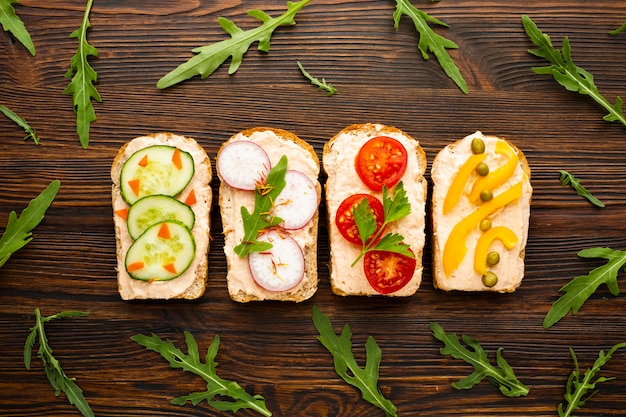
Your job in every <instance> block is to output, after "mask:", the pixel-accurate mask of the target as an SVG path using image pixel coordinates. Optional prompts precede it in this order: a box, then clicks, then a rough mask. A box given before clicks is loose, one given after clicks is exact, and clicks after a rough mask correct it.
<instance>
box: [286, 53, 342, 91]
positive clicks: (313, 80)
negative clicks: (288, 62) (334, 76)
mask: <svg viewBox="0 0 626 417" xmlns="http://www.w3.org/2000/svg"><path fill="white" fill-rule="evenodd" d="M296 63H297V64H298V68H300V72H302V75H304V77H305V78H306V79H307V80H309V81H310V82H311V84H313V85H314V86H316V87H318V88H319V89H320V90H326V95H327V96H328V97H330V96H332V95H333V94H335V93H336V92H337V89H336V88H335V87H333V85H332V84H330V83H327V82H326V80H325V79H323V78H322V80H321V81H320V80H319V79H318V78H315V77H313V76H312V75H311V74H309V72H308V71H307V70H305V69H304V67H303V66H302V64H301V63H300V61H296Z"/></svg>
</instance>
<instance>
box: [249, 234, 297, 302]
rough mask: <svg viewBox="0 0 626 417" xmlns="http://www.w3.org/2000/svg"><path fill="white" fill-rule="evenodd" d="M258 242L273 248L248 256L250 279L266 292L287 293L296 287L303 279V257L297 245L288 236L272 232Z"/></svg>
mask: <svg viewBox="0 0 626 417" xmlns="http://www.w3.org/2000/svg"><path fill="white" fill-rule="evenodd" d="M258 240H259V241H262V242H269V243H271V244H272V245H273V246H272V248H271V249H269V250H267V251H263V252H253V253H251V254H250V255H249V256H248V264H249V266H250V272H251V273H252V278H254V281H256V283H257V284H259V285H260V286H261V287H263V288H265V289H266V290H268V291H287V290H290V289H292V288H293V287H295V286H296V285H298V283H299V282H300V281H302V278H303V277H304V255H303V254H302V249H300V246H299V245H298V243H297V242H296V241H295V240H294V239H293V238H292V237H290V236H281V235H280V234H279V233H278V232H276V231H274V230H272V231H269V232H267V233H265V234H264V235H263V236H261V237H259V239H258Z"/></svg>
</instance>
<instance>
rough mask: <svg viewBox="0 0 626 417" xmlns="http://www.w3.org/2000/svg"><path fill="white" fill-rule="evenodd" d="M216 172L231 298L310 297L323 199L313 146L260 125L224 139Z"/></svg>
mask: <svg viewBox="0 0 626 417" xmlns="http://www.w3.org/2000/svg"><path fill="white" fill-rule="evenodd" d="M216 167H217V174H218V176H219V178H220V187H219V206H220V212H221V218H222V227H223V234H224V253H225V255H226V261H227V268H228V272H227V276H226V279H227V284H228V292H229V295H230V297H231V299H233V300H234V301H237V302H241V303H245V302H249V301H262V300H280V301H292V302H301V301H304V300H307V299H308V298H310V297H311V296H312V295H313V294H314V293H315V292H316V291H317V285H318V274H317V235H318V216H319V201H320V195H321V186H320V184H319V181H318V176H319V170H320V165H319V159H318V157H317V154H316V153H315V150H314V149H313V147H312V146H311V145H309V144H308V143H307V142H305V141H304V140H302V139H300V138H299V137H297V136H296V135H294V134H293V133H291V132H288V131H286V130H282V129H275V128H268V127H257V128H253V129H249V130H244V131H242V132H240V133H237V134H235V135H234V136H232V137H231V138H230V139H229V140H228V141H226V142H225V143H224V144H223V145H222V147H221V148H220V150H219V152H218V154H217V158H216Z"/></svg>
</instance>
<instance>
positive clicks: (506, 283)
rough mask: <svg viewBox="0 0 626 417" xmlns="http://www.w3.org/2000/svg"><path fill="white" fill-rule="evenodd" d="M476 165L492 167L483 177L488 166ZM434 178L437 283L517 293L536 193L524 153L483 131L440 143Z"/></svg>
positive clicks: (454, 287) (447, 287) (442, 286)
mask: <svg viewBox="0 0 626 417" xmlns="http://www.w3.org/2000/svg"><path fill="white" fill-rule="evenodd" d="M473 141H474V143H475V145H474V146H473V145H472V142H473ZM480 142H482V143H483V144H484V151H483V152H480V150H481V149H480V148H481V147H482V146H478V148H476V146H477V144H479V143H480ZM478 163H482V164H485V165H486V167H488V174H487V175H486V176H485V175H484V174H485V173H486V171H487V170H486V169H485V168H486V167H485V166H482V167H481V168H476V167H477V164H478ZM463 167H464V169H463ZM480 170H483V172H482V175H480V174H478V172H477V171H480ZM431 178H432V181H433V196H432V224H433V283H434V286H435V287H436V288H439V289H442V290H446V291H450V290H461V291H494V292H513V291H515V290H516V289H517V288H518V287H519V285H520V284H521V282H522V278H523V277H524V255H525V246H526V240H527V237H528V227H529V217H530V201H531V196H532V187H531V184H530V168H529V166H528V162H527V160H526V158H525V157H524V154H523V153H522V151H521V150H519V149H518V148H517V147H515V146H514V145H513V144H511V143H510V142H508V141H506V140H504V139H501V138H498V137H495V136H485V135H483V134H482V133H481V132H479V131H478V132H475V133H474V134H471V135H469V136H467V137H465V138H464V139H462V140H459V141H456V142H454V143H452V144H450V145H448V146H446V147H445V148H444V149H442V150H441V151H440V152H439V154H438V155H437V156H436V157H435V159H434V161H433V164H432V170H431ZM477 181H478V183H477ZM475 184H477V185H476V187H474V185H475ZM451 188H452V191H450V190H451ZM484 190H487V191H485V193H486V194H484V195H483V197H482V198H481V197H480V193H481V191H484ZM453 195H455V196H456V198H455V197H454V196H453ZM446 198H447V199H448V200H447V202H446ZM457 198H458V200H457ZM455 201H456V202H455ZM481 237H482V239H481ZM479 239H481V240H479ZM505 243H506V244H505ZM477 248H478V249H477ZM492 252H493V253H492ZM488 254H489V257H490V262H487V259H486V258H487V256H488ZM498 257H499V261H498ZM496 261H498V262H496ZM494 274H495V275H494ZM483 276H485V278H484V279H483Z"/></svg>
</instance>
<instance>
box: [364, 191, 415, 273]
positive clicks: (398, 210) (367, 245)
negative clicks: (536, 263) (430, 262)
mask: <svg viewBox="0 0 626 417" xmlns="http://www.w3.org/2000/svg"><path fill="white" fill-rule="evenodd" d="M383 213H384V219H383V224H382V225H381V226H380V228H378V231H377V230H376V217H375V216H374V213H373V212H372V209H371V208H370V205H369V203H368V202H367V198H363V199H362V200H361V201H359V204H357V206H356V207H355V208H354V209H353V214H354V223H355V224H356V227H357V229H358V230H359V237H360V238H361V242H363V246H362V248H361V253H360V254H359V256H358V257H357V258H356V259H355V260H354V262H352V266H354V265H356V264H357V262H358V261H359V260H360V259H361V258H362V257H363V256H365V254H366V253H367V252H369V251H370V250H386V251H390V252H396V253H399V254H402V255H404V256H408V257H409V258H414V257H415V255H413V252H411V251H410V250H409V247H410V246H409V245H407V244H406V243H404V237H403V236H402V235H401V234H399V233H391V232H390V233H387V234H386V235H385V236H383V237H382V239H380V240H378V238H379V237H380V235H381V234H382V232H383V231H384V230H385V228H386V227H387V225H388V224H390V223H393V222H395V221H398V220H400V219H402V218H403V217H406V216H408V215H409V214H411V203H409V199H408V198H407V196H406V190H405V189H404V184H403V183H402V181H400V182H399V183H398V185H396V186H395V188H394V189H393V190H391V195H390V193H389V191H388V190H387V187H386V186H383Z"/></svg>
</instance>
